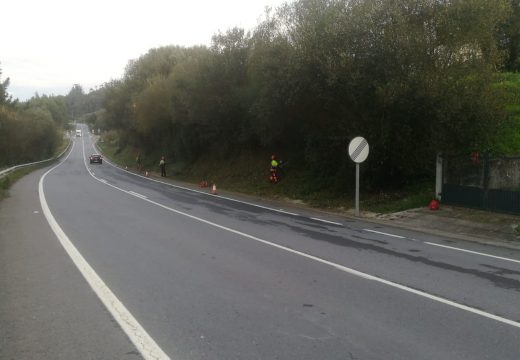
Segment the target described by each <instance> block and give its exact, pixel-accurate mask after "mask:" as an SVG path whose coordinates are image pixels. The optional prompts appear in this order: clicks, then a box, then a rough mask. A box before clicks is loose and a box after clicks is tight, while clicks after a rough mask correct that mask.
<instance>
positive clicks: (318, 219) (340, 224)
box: [311, 217, 343, 226]
mask: <svg viewBox="0 0 520 360" xmlns="http://www.w3.org/2000/svg"><path fill="white" fill-rule="evenodd" d="M311 219H312V220H316V221H321V222H324V223H327V224H333V225H339V226H343V224H342V223H339V222H334V221H329V220H324V219H320V218H314V217H311Z"/></svg>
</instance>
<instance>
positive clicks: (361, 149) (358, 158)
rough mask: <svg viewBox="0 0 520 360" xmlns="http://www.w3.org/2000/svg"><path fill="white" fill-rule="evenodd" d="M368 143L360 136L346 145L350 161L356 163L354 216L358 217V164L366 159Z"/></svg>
mask: <svg viewBox="0 0 520 360" xmlns="http://www.w3.org/2000/svg"><path fill="white" fill-rule="evenodd" d="M368 153H369V146H368V142H367V141H366V140H365V139H364V138H363V137H361V136H358V137H356V138H354V139H352V141H350V144H349V145H348V154H349V155H350V158H351V159H352V161H354V162H355V163H356V216H359V164H360V163H362V162H363V161H365V160H366V159H367V157H368Z"/></svg>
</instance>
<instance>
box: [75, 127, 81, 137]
mask: <svg viewBox="0 0 520 360" xmlns="http://www.w3.org/2000/svg"><path fill="white" fill-rule="evenodd" d="M76 137H81V130H80V129H77V130H76Z"/></svg>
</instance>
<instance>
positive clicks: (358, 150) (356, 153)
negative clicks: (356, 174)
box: [352, 139, 368, 160]
mask: <svg viewBox="0 0 520 360" xmlns="http://www.w3.org/2000/svg"><path fill="white" fill-rule="evenodd" d="M367 145H368V142H367V141H366V140H365V139H363V141H361V143H360V144H359V145H358V147H357V148H356V150H354V152H353V153H352V158H353V159H354V160H356V159H357V157H358V156H359V154H361V152H362V151H363V150H364V149H365V147H366V146H367Z"/></svg>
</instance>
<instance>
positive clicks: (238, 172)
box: [98, 139, 434, 213]
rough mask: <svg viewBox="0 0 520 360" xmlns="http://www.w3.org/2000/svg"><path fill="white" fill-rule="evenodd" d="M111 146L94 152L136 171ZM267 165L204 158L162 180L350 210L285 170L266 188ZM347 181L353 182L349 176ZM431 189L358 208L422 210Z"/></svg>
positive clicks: (371, 197)
mask: <svg viewBox="0 0 520 360" xmlns="http://www.w3.org/2000/svg"><path fill="white" fill-rule="evenodd" d="M117 143H118V142H117V140H116V139H112V140H108V141H103V142H101V141H100V142H98V146H99V148H100V150H101V151H102V152H103V155H104V156H105V157H107V158H109V159H110V160H111V161H112V162H114V163H116V164H118V165H120V166H123V167H125V166H127V167H128V168H129V169H131V170H137V164H136V159H135V157H136V155H137V152H138V151H137V149H132V148H129V147H126V148H124V149H119V148H118V145H117ZM141 159H142V170H143V171H149V172H151V173H152V174H154V175H158V173H159V165H158V164H159V156H158V155H149V154H142V153H141ZM266 159H267V160H266ZM167 160H168V159H167ZM269 161H270V160H269V154H256V153H242V154H240V155H238V156H236V157H235V158H233V159H226V161H217V160H215V159H214V158H213V157H211V156H210V155H208V156H205V157H202V158H200V159H199V160H198V161H197V162H196V163H194V164H189V165H187V164H183V163H182V162H180V161H176V162H173V163H168V164H167V175H168V177H169V178H172V179H175V180H179V181H183V182H187V183H191V184H198V183H200V182H201V181H203V180H205V181H207V182H208V183H209V184H217V186H218V189H219V190H227V191H233V192H237V193H243V194H248V195H253V196H258V197H262V198H268V199H275V200H283V201H289V202H292V203H297V204H305V205H307V206H311V207H315V208H319V209H322V210H327V211H333V212H347V211H350V209H352V208H353V207H354V195H355V194H354V190H349V191H342V190H339V191H338V190H333V189H331V188H330V187H326V186H323V187H322V188H319V187H317V186H316V182H314V179H312V178H309V175H308V174H306V173H305V172H304V171H302V170H301V169H295V168H291V167H290V166H288V167H287V168H286V169H284V173H283V174H282V175H283V180H282V181H281V182H280V183H278V184H276V185H272V184H271V183H269V181H268V176H269ZM289 165H290V164H289ZM351 180H352V181H354V174H353V175H352V179H351ZM345 185H346V186H347V185H348V180H345ZM433 187H434V182H433V180H432V181H429V182H424V183H420V184H415V185H414V186H410V187H407V188H405V189H401V190H399V191H394V192H379V193H363V192H362V193H361V201H360V208H361V210H362V211H370V212H377V213H392V212H397V211H403V210H406V209H411V208H417V207H425V206H427V205H428V203H429V202H430V200H431V199H432V194H433V193H434V188H433Z"/></svg>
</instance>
